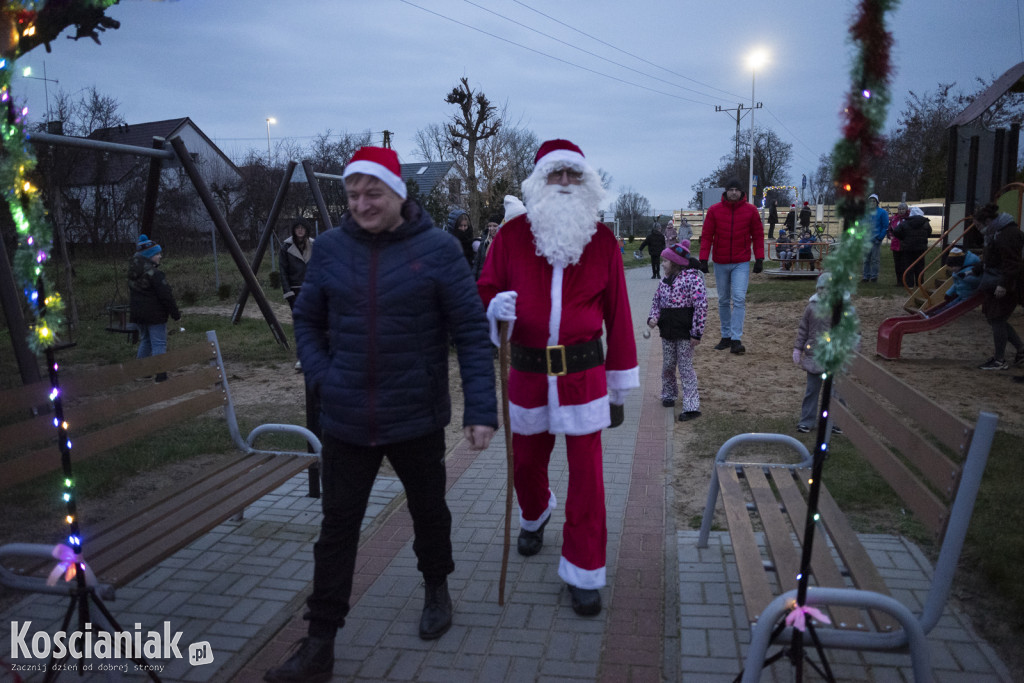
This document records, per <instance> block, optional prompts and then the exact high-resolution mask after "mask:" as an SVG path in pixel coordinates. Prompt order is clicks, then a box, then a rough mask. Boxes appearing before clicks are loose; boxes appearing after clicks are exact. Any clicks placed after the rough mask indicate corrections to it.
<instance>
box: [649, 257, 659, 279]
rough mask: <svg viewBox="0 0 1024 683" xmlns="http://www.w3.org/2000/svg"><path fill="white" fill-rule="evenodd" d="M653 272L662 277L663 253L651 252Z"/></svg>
mask: <svg viewBox="0 0 1024 683" xmlns="http://www.w3.org/2000/svg"><path fill="white" fill-rule="evenodd" d="M651 274H652V275H654V276H655V277H661V254H654V253H652V254H651Z"/></svg>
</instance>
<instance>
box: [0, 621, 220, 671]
mask: <svg viewBox="0 0 1024 683" xmlns="http://www.w3.org/2000/svg"><path fill="white" fill-rule="evenodd" d="M31 628H32V622H31V621H26V622H17V621H12V622H11V659H28V658H34V659H39V660H47V661H48V660H49V659H50V657H53V658H54V659H56V660H58V661H60V660H62V659H64V658H66V657H69V656H70V657H72V658H73V659H81V660H89V659H146V660H148V661H149V662H150V664H153V663H154V662H153V660H157V659H181V658H182V654H181V649H180V647H179V641H180V640H181V631H174V632H172V631H171V622H169V621H165V622H164V623H163V630H162V631H146V632H145V634H143V631H142V624H135V630H133V631H116V632H113V633H111V632H109V631H101V630H94V629H93V628H92V624H88V623H87V624H86V625H85V630H84V631H71V632H66V631H57V632H56V633H54V634H53V635H50V634H49V633H47V632H46V631H35V632H32V631H31ZM188 662H189V664H192V665H193V666H200V665H203V664H210V663H212V662H213V649H212V648H211V647H210V643H208V642H206V641H203V642H199V643H192V644H191V645H189V646H188ZM157 666H159V668H161V669H162V668H163V666H160V665H157ZM154 668H156V667H154Z"/></svg>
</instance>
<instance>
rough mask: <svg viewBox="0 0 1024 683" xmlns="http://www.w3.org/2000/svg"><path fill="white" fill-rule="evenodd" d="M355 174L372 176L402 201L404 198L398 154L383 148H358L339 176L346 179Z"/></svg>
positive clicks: (403, 184)
mask: <svg viewBox="0 0 1024 683" xmlns="http://www.w3.org/2000/svg"><path fill="white" fill-rule="evenodd" d="M355 173H361V174H363V175H369V176H373V177H374V178H377V179H378V180H380V181H381V182H382V183H384V184H385V185H387V186H388V187H390V188H391V189H392V190H394V191H395V194H397V195H398V196H399V197H401V198H402V199H405V197H406V189H405V183H404V182H402V166H401V164H399V163H398V154H396V153H395V150H393V149H386V148H384V147H360V148H359V149H357V150H356V153H355V154H353V155H352V159H351V160H350V161H349V162H348V166H346V167H345V171H344V172H343V173H342V174H341V177H342V178H348V177H349V176H350V175H353V174H355Z"/></svg>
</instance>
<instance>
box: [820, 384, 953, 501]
mask: <svg viewBox="0 0 1024 683" xmlns="http://www.w3.org/2000/svg"><path fill="white" fill-rule="evenodd" d="M836 393H837V394H838V395H839V396H841V397H842V399H843V401H844V402H845V403H846V406H847V407H848V408H849V409H850V411H851V412H853V413H854V414H857V415H861V416H864V418H865V420H866V421H868V422H869V424H870V425H871V427H872V428H873V429H874V430H875V431H876V432H877V433H879V434H881V435H882V436H883V437H884V438H885V440H886V441H888V442H889V443H890V444H891V445H892V446H893V447H895V449H896V451H897V452H899V453H900V454H901V455H902V456H903V457H904V458H906V459H907V460H908V461H909V462H910V463H911V464H913V466H914V467H916V468H917V469H918V470H920V472H921V474H922V475H923V476H924V477H925V478H927V479H928V481H929V482H931V484H932V486H934V487H935V489H936V490H937V491H938V492H939V493H940V494H941V495H942V496H943V498H944V499H945V500H947V501H948V500H949V499H951V498H952V497H953V493H954V491H955V490H956V489H955V487H956V481H957V476H958V475H959V473H960V465H958V464H956V463H955V462H953V461H952V460H950V459H949V458H948V457H946V456H945V455H944V454H943V453H942V451H940V450H939V449H938V448H937V447H935V446H934V445H933V444H932V443H929V442H927V441H924V440H923V439H922V438H921V435H920V434H919V433H918V432H917V431H915V430H914V429H913V428H912V427H911V426H910V425H909V424H908V423H907V422H906V421H905V420H901V419H900V418H899V417H898V416H896V415H893V414H892V413H891V412H890V411H888V410H880V409H879V405H878V400H877V398H875V397H874V396H872V395H870V394H868V393H867V391H865V390H864V388H863V387H862V386H860V385H859V384H857V382H856V381H850V378H849V377H843V378H842V379H841V380H840V382H839V386H838V387H837V389H836ZM833 405H834V404H833ZM834 411H835V409H833V412H834ZM843 427H844V429H845V425H843Z"/></svg>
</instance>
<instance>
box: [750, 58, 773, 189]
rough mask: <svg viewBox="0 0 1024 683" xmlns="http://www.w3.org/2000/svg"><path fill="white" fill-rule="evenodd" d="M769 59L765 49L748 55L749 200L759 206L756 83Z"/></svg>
mask: <svg viewBox="0 0 1024 683" xmlns="http://www.w3.org/2000/svg"><path fill="white" fill-rule="evenodd" d="M767 61H768V55H767V53H765V51H764V50H755V51H754V52H752V53H751V54H750V56H749V57H747V64H748V65H749V66H750V176H749V178H748V182H747V187H748V188H749V190H748V194H747V200H748V201H750V202H752V203H753V204H754V205H755V206H757V201H756V199H755V197H754V109H755V108H756V105H755V104H754V84H755V80H756V78H757V69H758V67H761V66H763V65H764V64H765V62H767Z"/></svg>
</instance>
